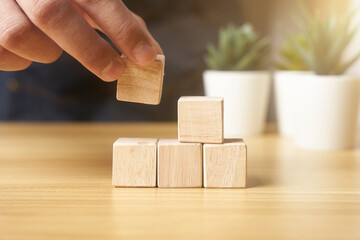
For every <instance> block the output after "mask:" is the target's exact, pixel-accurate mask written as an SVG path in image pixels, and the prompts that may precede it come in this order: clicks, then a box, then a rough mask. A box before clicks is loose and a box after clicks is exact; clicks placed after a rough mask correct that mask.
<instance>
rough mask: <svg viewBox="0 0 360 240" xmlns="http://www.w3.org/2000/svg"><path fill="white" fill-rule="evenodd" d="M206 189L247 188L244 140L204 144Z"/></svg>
mask: <svg viewBox="0 0 360 240" xmlns="http://www.w3.org/2000/svg"><path fill="white" fill-rule="evenodd" d="M203 148H204V187H207V188H244V187H246V144H245V143H244V141H243V140H242V139H232V140H230V139H229V140H225V142H224V144H204V146H203Z"/></svg>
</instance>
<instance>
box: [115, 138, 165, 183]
mask: <svg viewBox="0 0 360 240" xmlns="http://www.w3.org/2000/svg"><path fill="white" fill-rule="evenodd" d="M157 141H158V140H157V139H152V138H119V139H118V140H117V141H116V142H115V143H114V145H113V172H112V184H113V185H114V186H118V187H156V148H157Z"/></svg>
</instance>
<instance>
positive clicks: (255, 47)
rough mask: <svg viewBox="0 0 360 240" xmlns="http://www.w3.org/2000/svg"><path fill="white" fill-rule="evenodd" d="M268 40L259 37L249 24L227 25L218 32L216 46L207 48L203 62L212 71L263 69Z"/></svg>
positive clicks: (266, 59) (266, 55)
mask: <svg viewBox="0 0 360 240" xmlns="http://www.w3.org/2000/svg"><path fill="white" fill-rule="evenodd" d="M268 49H269V40H268V39H267V38H265V37H261V36H260V35H259V34H258V33H257V32H255V30H254V29H253V27H252V25H251V24H244V25H242V26H240V27H236V26H235V25H234V24H231V23H230V24H228V25H227V27H225V28H221V29H220V30H219V39H218V44H217V46H215V45H213V44H210V45H208V46H207V53H206V54H205V56H204V61H205V63H206V65H207V67H208V68H210V69H214V70H232V71H240V70H260V69H265V68H266V65H267V63H268V56H269V53H268V52H269V51H268Z"/></svg>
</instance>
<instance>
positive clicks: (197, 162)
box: [158, 139, 202, 188]
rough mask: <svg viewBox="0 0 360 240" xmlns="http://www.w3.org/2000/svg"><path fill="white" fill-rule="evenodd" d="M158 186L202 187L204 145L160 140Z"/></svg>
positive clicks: (175, 140)
mask: <svg viewBox="0 0 360 240" xmlns="http://www.w3.org/2000/svg"><path fill="white" fill-rule="evenodd" d="M158 186H159V187H183V188H186V187H199V188H200V187H202V144H201V143H180V142H179V141H178V140H177V139H160V140H159V143H158Z"/></svg>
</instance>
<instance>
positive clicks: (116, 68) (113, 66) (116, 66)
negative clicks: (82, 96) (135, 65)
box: [101, 58, 124, 82]
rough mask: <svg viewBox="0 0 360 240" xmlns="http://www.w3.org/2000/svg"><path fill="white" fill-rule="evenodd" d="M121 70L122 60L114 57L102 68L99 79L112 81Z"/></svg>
mask: <svg viewBox="0 0 360 240" xmlns="http://www.w3.org/2000/svg"><path fill="white" fill-rule="evenodd" d="M123 70H124V63H123V61H122V60H121V59H120V58H116V59H115V60H112V61H111V62H110V63H109V64H108V65H107V66H106V67H105V68H104V70H103V71H102V77H101V79H102V80H103V81H105V82H113V81H115V80H117V79H118V78H119V76H120V75H121V74H122V72H123Z"/></svg>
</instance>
